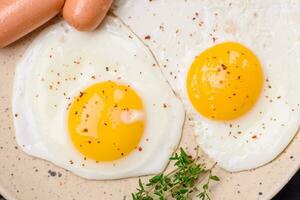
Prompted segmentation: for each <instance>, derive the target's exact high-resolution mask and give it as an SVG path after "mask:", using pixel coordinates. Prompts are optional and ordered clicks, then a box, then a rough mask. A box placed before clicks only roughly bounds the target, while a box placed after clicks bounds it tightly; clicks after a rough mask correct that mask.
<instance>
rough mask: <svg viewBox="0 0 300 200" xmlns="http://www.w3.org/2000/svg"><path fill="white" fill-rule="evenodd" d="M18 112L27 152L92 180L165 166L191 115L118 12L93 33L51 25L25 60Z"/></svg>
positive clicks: (18, 78) (19, 74)
mask: <svg viewBox="0 0 300 200" xmlns="http://www.w3.org/2000/svg"><path fill="white" fill-rule="evenodd" d="M13 111H14V113H15V116H16V117H15V130H16V139H17V142H18V144H19V145H20V147H21V148H22V149H23V150H24V151H25V152H27V153H28V154H30V155H33V156H36V157H40V158H42V159H45V160H48V161H51V162H53V163H54V164H56V165H58V166H61V167H63V168H65V169H68V170H70V171H72V172H73V173H75V174H77V175H79V176H82V177H85V178H88V179H116V178H124V177H132V176H139V175H146V174H153V173H159V172H161V171H162V170H163V169H164V168H165V167H166V165H167V163H168V158H169V156H170V155H171V154H172V153H173V151H174V149H176V147H177V145H178V143H179V140H180V137H181V130H182V126H183V122H184V116H185V114H184V110H183V106H182V104H181V102H180V100H179V99H177V98H176V97H175V95H174V93H173V91H172V90H171V89H170V86H169V85H168V83H167V82H166V80H165V79H164V77H163V75H162V73H161V71H160V69H159V68H158V67H157V63H156V61H155V60H154V58H153V57H152V55H151V54H150V52H149V51H148V49H147V48H146V47H145V46H144V45H143V44H142V43H141V42H140V41H139V40H138V39H137V38H136V37H135V36H134V35H133V34H132V33H131V32H130V31H129V30H128V29H127V28H126V27H125V26H123V25H122V23H121V22H120V21H118V20H117V19H114V18H112V17H108V18H107V19H106V21H105V22H104V24H103V25H102V26H101V27H100V28H99V29H97V31H94V32H91V33H82V32H78V31H76V30H74V29H73V28H71V27H70V26H68V25H67V24H66V23H64V22H61V23H58V24H56V25H53V26H52V27H49V28H48V29H46V30H45V31H43V32H42V33H41V34H40V35H39V36H38V37H37V38H36V39H35V40H34V41H33V43H32V44H31V45H30V46H29V48H28V50H27V51H26V53H25V54H24V56H23V58H22V59H21V61H20V63H19V64H18V66H17V69H16V74H15V82H14V98H13ZM153 158H155V159H153Z"/></svg>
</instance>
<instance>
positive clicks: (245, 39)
mask: <svg viewBox="0 0 300 200" xmlns="http://www.w3.org/2000/svg"><path fill="white" fill-rule="evenodd" d="M299 9H300V4H299V2H295V1H279V0H276V1H274V0H267V1H210V0H205V1H181V0H175V1H174V0H164V1H159V0H158V1H150V2H145V1H139V0H129V1H126V2H124V1H119V5H118V7H117V9H116V10H115V12H116V13H117V15H118V16H119V17H121V18H122V19H123V20H124V21H125V23H127V24H128V25H129V26H130V27H131V28H132V29H133V30H134V31H135V32H136V34H137V35H139V36H140V37H141V38H143V39H144V41H145V43H147V44H148V45H149V46H150V48H151V49H152V51H153V54H154V55H155V56H156V58H157V60H158V62H159V63H160V65H161V68H162V71H163V73H164V75H165V77H166V78H167V80H168V81H169V82H170V84H171V85H172V87H173V89H174V90H175V92H176V93H177V94H178V95H179V96H180V97H181V99H182V101H183V102H184V105H185V108H186V110H187V114H188V116H189V120H190V122H191V123H190V126H193V128H194V133H195V136H196V138H197V139H196V140H197V142H198V144H199V145H200V147H201V148H202V149H203V151H204V152H205V153H206V154H208V155H209V156H210V157H211V158H212V159H213V160H215V161H216V162H217V163H218V165H220V166H221V167H222V168H224V169H226V170H228V171H232V172H234V171H241V170H248V169H252V168H256V167H259V166H262V165H264V164H266V163H268V162H270V161H272V160H273V159H274V158H276V156H278V155H279V154H280V153H281V152H282V151H283V150H284V148H286V147H287V145H288V144H289V142H290V141H291V140H292V138H293V137H294V135H295V134H296V132H297V130H298V128H299V124H300V107H299V103H300V95H299V94H300V88H299V85H300V79H299V76H300V40H299V38H300V28H299V25H298V22H299V21H300V14H299ZM143 22H148V23H147V26H141V25H140V24H142V23H143Z"/></svg>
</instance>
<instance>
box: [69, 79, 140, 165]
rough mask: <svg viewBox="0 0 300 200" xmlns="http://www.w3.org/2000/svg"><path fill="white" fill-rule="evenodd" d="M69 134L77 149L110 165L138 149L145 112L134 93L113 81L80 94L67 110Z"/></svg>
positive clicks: (96, 85)
mask: <svg viewBox="0 0 300 200" xmlns="http://www.w3.org/2000/svg"><path fill="white" fill-rule="evenodd" d="M67 125H68V132H69V134H70V138H71V141H72V143H73V144H74V146H75V147H76V149H77V150H78V151H79V152H81V153H82V154H83V155H84V157H87V158H90V159H93V160H95V161H113V160H117V159H120V158H122V157H123V156H126V155H128V154H129V153H130V152H132V151H133V150H134V149H136V148H137V147H138V146H139V142H140V140H141V138H142V136H143V133H144V128H145V110H144V107H143V102H142V100H141V98H140V97H139V96H138V95H137V93H136V92H135V91H134V90H133V89H132V88H130V87H129V86H126V85H120V84H117V83H115V82H112V81H106V82H101V83H97V84H95V85H92V86H90V87H88V88H87V89H85V90H84V91H82V92H80V94H79V95H78V96H77V97H76V98H75V99H74V101H73V102H72V104H71V106H70V110H69V115H68V119H67Z"/></svg>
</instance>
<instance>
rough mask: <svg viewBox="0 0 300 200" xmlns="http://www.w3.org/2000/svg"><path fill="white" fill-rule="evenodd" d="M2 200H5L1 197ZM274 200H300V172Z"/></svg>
mask: <svg viewBox="0 0 300 200" xmlns="http://www.w3.org/2000/svg"><path fill="white" fill-rule="evenodd" d="M0 200H4V199H3V198H2V197H1V195H0ZM273 200H300V170H299V171H298V172H297V174H296V175H295V176H294V177H293V178H292V179H291V180H290V182H289V183H288V184H287V185H286V186H285V187H284V188H283V189H282V190H281V191H280V192H279V193H278V194H277V195H276V196H275V197H274V198H273Z"/></svg>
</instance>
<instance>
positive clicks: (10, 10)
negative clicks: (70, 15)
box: [0, 0, 64, 48]
mask: <svg viewBox="0 0 300 200" xmlns="http://www.w3.org/2000/svg"><path fill="white" fill-rule="evenodd" d="M63 5H64V0H0V48H2V47H5V46H7V45H9V44H11V43H12V42H14V41H16V40H17V39H19V38H21V37H22V36H24V35H26V34H27V33H29V32H31V31H33V30H34V29H36V28H37V27H39V26H41V25H42V24H44V23H45V22H46V21H48V20H49V19H51V18H52V17H54V16H55V15H56V14H57V13H59V12H60V11H61V9H62V7H63Z"/></svg>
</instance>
